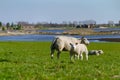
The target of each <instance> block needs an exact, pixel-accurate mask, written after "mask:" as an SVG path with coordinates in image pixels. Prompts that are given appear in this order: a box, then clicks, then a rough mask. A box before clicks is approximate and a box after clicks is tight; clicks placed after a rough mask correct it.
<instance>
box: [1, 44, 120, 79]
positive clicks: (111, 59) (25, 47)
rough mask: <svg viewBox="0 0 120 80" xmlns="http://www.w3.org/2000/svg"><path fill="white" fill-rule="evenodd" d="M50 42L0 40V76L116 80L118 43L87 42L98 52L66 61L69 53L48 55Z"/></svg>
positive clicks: (119, 73) (119, 55)
mask: <svg viewBox="0 0 120 80" xmlns="http://www.w3.org/2000/svg"><path fill="white" fill-rule="evenodd" d="M49 47H50V42H0V80H120V43H91V44H90V45H89V46H88V49H89V50H92V49H102V50H103V51H104V52H105V53H104V54H103V55H100V56H95V55H94V56H89V60H88V61H86V60H85V58H84V60H83V61H80V60H75V62H74V63H71V62H70V59H69V53H68V52H62V53H61V56H60V59H59V60H57V58H56V54H55V56H54V59H53V60H51V59H50V48H49Z"/></svg>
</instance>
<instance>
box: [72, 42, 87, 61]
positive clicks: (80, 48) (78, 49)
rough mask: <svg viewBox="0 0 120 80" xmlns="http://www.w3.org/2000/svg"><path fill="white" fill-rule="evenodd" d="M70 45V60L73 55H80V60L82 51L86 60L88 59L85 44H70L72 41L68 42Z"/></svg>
mask: <svg viewBox="0 0 120 80" xmlns="http://www.w3.org/2000/svg"><path fill="white" fill-rule="evenodd" d="M70 45H71V50H70V60H72V57H73V56H74V57H75V55H77V56H78V59H79V56H80V57H81V60H83V53H85V55H86V60H88V49H87V47H86V45H85V44H72V43H70Z"/></svg>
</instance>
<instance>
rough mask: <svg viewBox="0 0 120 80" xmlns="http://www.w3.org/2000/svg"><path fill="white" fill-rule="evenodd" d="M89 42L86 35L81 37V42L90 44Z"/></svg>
mask: <svg viewBox="0 0 120 80" xmlns="http://www.w3.org/2000/svg"><path fill="white" fill-rule="evenodd" d="M89 43H90V42H89V41H88V39H87V38H85V37H82V38H81V44H85V45H88V44H89Z"/></svg>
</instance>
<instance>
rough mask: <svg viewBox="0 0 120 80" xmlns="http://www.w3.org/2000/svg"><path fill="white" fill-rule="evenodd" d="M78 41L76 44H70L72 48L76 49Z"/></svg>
mask: <svg viewBox="0 0 120 80" xmlns="http://www.w3.org/2000/svg"><path fill="white" fill-rule="evenodd" d="M77 44H78V43H76V44H72V43H70V46H71V50H73V51H74V50H75V49H76V45H77Z"/></svg>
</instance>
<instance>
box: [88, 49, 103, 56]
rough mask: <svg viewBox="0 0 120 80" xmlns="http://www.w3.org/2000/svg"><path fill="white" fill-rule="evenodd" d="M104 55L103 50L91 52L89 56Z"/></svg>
mask: <svg viewBox="0 0 120 80" xmlns="http://www.w3.org/2000/svg"><path fill="white" fill-rule="evenodd" d="M103 53H104V52H103V50H90V51H89V53H88V54H89V55H97V56H99V55H100V54H103Z"/></svg>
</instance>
